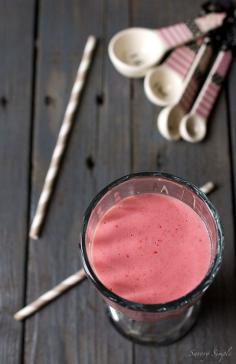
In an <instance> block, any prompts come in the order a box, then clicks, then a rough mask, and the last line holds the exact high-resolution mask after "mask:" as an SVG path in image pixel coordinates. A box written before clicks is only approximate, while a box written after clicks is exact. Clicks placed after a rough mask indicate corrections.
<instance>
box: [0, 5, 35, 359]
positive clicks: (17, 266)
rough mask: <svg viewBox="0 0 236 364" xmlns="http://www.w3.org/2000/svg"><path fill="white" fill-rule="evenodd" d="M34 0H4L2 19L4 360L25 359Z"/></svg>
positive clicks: (0, 287)
mask: <svg viewBox="0 0 236 364" xmlns="http://www.w3.org/2000/svg"><path fill="white" fill-rule="evenodd" d="M33 24H34V1H31V2H30V1H21V2H20V1H12V2H7V1H2V2H1V22H0V48H1V66H0V79H1V82H0V166H1V167H0V168H1V177H0V201H1V203H0V250H1V254H0V275H1V280H0V363H9V364H11V363H12V364H16V363H20V362H21V357H22V340H23V325H22V324H19V323H17V322H16V321H15V320H14V319H13V313H14V312H15V311H16V310H17V309H18V308H20V307H21V306H22V305H23V304H24V287H25V264H26V245H27V238H26V237H27V229H28V222H27V217H28V176H29V153H30V129H31V119H30V116H31V82H32V65H33V58H32V56H33V36H34V33H33Z"/></svg>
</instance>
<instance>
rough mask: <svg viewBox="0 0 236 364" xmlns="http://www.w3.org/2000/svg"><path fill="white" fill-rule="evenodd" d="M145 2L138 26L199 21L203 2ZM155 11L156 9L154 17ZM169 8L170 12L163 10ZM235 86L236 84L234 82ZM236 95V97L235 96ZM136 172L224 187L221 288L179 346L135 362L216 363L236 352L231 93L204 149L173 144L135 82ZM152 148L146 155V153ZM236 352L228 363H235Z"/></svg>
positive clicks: (219, 201) (218, 201) (138, 8)
mask: <svg viewBox="0 0 236 364" xmlns="http://www.w3.org/2000/svg"><path fill="white" fill-rule="evenodd" d="M181 4H182V6H181V7H180V6H179V2H178V4H177V3H173V2H172V1H166V0H165V1H163V2H162V1H159V2H155V1H150V2H149V5H150V6H147V4H146V3H145V5H144V3H143V2H142V1H134V2H133V12H132V13H133V18H132V21H133V24H135V25H140V26H147V25H148V24H150V26H151V27H154V26H155V24H158V26H159V25H160V26H161V25H164V24H168V23H169V24H171V23H174V22H177V21H180V20H181V19H186V18H188V17H192V16H194V14H196V13H197V10H198V8H199V5H200V2H199V1H196V2H194V3H191V7H190V6H189V2H188V1H184V0H183V1H181ZM149 8H152V13H151V12H150V10H149ZM164 8H165V12H162V11H161V9H164ZM234 84H235V81H234ZM232 94H233V93H232ZM132 110H133V113H132V119H133V123H132V125H133V127H132V130H133V141H134V142H133V143H134V152H133V155H134V170H135V171H138V170H163V171H166V172H170V173H174V174H176V175H179V176H182V177H185V178H187V179H189V180H191V181H193V182H194V183H195V184H197V185H201V184H202V183H204V181H205V180H212V181H214V183H216V185H217V186H218V190H217V191H215V192H214V193H213V194H212V196H211V200H212V201H213V203H214V204H215V205H216V207H217V209H218V210H219V213H220V216H221V218H222V223H223V227H224V232H225V252H224V261H223V265H222V269H221V271H220V273H219V275H218V276H217V278H216V281H215V283H214V284H213V286H212V287H211V288H210V289H209V291H208V292H207V293H206V295H205V297H204V300H203V307H202V312H201V315H200V318H199V320H198V323H197V325H196V326H195V328H194V329H193V330H192V331H191V332H190V333H189V334H188V335H187V336H186V337H185V338H184V339H182V340H180V341H179V342H177V343H176V344H174V345H171V346H167V347H161V348H152V349H150V348H142V347H140V346H137V347H136V350H135V363H137V364H141V363H153V364H154V363H156V360H157V358H158V360H159V361H160V362H161V363H175V362H178V363H179V362H180V363H181V362H185V363H196V362H198V359H196V357H195V356H194V353H196V352H207V351H210V353H212V356H210V357H208V359H207V360H208V361H207V363H215V362H216V360H217V359H216V357H215V356H214V348H215V349H216V350H218V351H224V350H228V349H229V348H230V347H231V346H232V347H233V343H234V338H235V334H236V330H235V326H234V325H233V321H234V320H235V315H236V314H235V309H234V305H235V290H234V288H233V287H234V286H235V276H234V272H235V265H234V230H233V223H234V221H233V200H232V194H231V165H230V158H229V154H228V150H229V142H228V132H229V131H228V125H227V109H226V98H225V94H223V95H221V97H220V100H219V102H218V103H217V105H216V107H215V110H214V112H213V114H212V116H211V119H210V122H209V132H208V135H207V139H206V140H205V141H204V142H203V143H200V144H196V145H191V144H188V143H186V142H182V141H180V142H173V143H171V142H168V141H166V140H164V139H163V138H162V137H161V136H160V135H159V134H158V132H157V130H156V118H157V114H158V111H159V109H157V108H156V107H153V106H152V105H151V104H149V102H148V101H147V100H146V99H145V98H144V97H143V90H142V85H141V84H140V83H138V82H134V99H133V103H132ZM145 146H146V152H145V153H143V150H144V148H145ZM235 355H236V353H235V349H234V348H233V351H232V355H231V356H230V357H228V358H227V359H225V362H227V363H233V362H235Z"/></svg>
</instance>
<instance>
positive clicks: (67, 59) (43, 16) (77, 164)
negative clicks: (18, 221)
mask: <svg viewBox="0 0 236 364" xmlns="http://www.w3.org/2000/svg"><path fill="white" fill-rule="evenodd" d="M118 10H119V16H118V17H117V12H118ZM127 14H128V11H127V5H126V4H123V6H120V4H119V1H112V4H111V3H110V2H109V3H107V4H106V3H104V2H103V1H97V2H96V5H95V3H94V1H92V0H89V1H86V6H85V5H84V2H83V1H78V0H76V1H69V2H68V1H65V0H60V1H58V0H57V1H50V2H48V1H42V2H41V9H40V26H39V59H38V74H37V99H36V105H37V109H36V120H35V132H34V146H35V147H34V173H33V205H32V210H34V208H35V204H36V202H37V198H38V194H39V193H40V190H41V186H42V183H43V179H44V176H45V173H46V170H47V167H48V163H49V160H50V155H51V152H52V149H53V147H54V144H55V140H56V137H57V133H58V130H59V127H60V123H61V120H62V115H63V111H64V109H65V106H66V103H67V100H68V97H69V93H70V88H71V85H72V82H73V79H74V76H75V72H76V68H77V66H78V62H79V60H80V56H81V52H82V49H83V46H84V42H85V40H86V38H87V35H88V34H95V35H96V36H97V37H99V38H100V44H99V46H98V49H97V53H96V55H95V62H94V64H93V65H92V68H91V72H90V75H89V78H88V84H87V87H86V90H85V93H84V95H83V99H82V100H81V107H80V109H79V112H78V115H77V118H76V120H75V127H74V130H73V132H72V137H71V140H70V145H69V148H68V150H67V153H66V156H65V160H64V163H63V165H62V170H61V174H60V177H59V180H58V184H57V186H56V190H55V194H54V199H53V200H52V203H51V208H50V210H49V213H48V217H47V221H46V224H45V227H44V233H43V235H42V238H41V239H40V240H39V241H38V242H37V243H36V242H34V241H32V242H31V244H30V254H29V270H28V296H27V301H28V302H30V301H31V300H32V299H34V298H36V297H37V296H39V295H40V294H41V293H42V292H44V291H46V290H47V289H48V288H50V287H52V286H54V285H55V284H56V283H57V282H59V281H60V280H61V279H63V278H65V277H67V276H68V275H70V274H72V273H73V272H74V271H76V270H78V268H79V267H80V256H79V250H78V242H79V234H80V226H81V221H82V216H83V212H84V210H85V208H86V207H87V205H88V203H89V201H90V200H91V198H92V197H93V195H94V194H95V193H96V192H98V189H100V188H101V187H103V186H104V185H105V184H106V183H108V181H110V180H111V179H114V178H115V177H117V176H120V175H121V174H124V173H126V172H128V171H129V167H130V166H129V158H128V159H126V156H127V155H128V156H129V152H130V151H129V138H127V133H128V132H129V114H128V113H127V111H128V110H129V98H128V93H129V84H128V83H127V82H125V85H126V86H125V87H123V82H124V80H123V78H121V77H120V76H119V75H117V73H116V72H115V71H114V69H113V67H112V66H111V64H110V62H109V61H108V58H107V53H106V45H107V39H109V38H110V36H111V34H112V33H113V32H115V31H117V30H118V29H119V27H126V26H127V22H128V18H127ZM88 15H89V21H88ZM116 19H117V20H116ZM116 21H117V24H116ZM52 22H53V23H54V27H53V29H51V28H50V25H51V23H52ZM49 29H50V37H49ZM114 84H115V85H116V87H114V86H113V85H114ZM46 97H47V98H48V100H50V102H49V103H48V102H47V105H45V98H46ZM120 111H122V114H121V113H120ZM121 115H123V116H122V117H121ZM123 140H124V141H123ZM119 141H120V142H119ZM104 309H105V306H104V303H103V302H102V301H101V298H99V297H98V295H97V292H95V290H94V288H93V287H91V285H90V284H89V282H84V283H83V284H81V285H79V286H78V287H77V288H75V289H73V290H71V291H70V292H68V293H67V294H66V295H64V296H63V297H61V298H60V299H59V300H57V301H55V302H54V303H53V304H52V305H50V306H48V307H46V308H45V309H44V310H42V311H41V312H40V313H39V314H36V315H35V316H34V317H32V318H31V319H30V320H28V321H27V324H26V343H25V344H26V345H25V363H29V364H31V363H40V364H43V363H47V364H49V363H53V364H54V363H67V364H70V363H71V364H72V363H73V364H74V363H83V364H84V363H88V364H93V363H96V364H106V363H110V362H111V360H112V362H113V363H114V364H118V363H119V364H123V363H131V362H132V344H131V343H130V342H128V341H126V340H125V339H123V338H122V337H121V336H120V335H119V334H118V333H117V332H116V331H115V330H114V329H113V328H112V327H111V325H110V323H109V322H108V320H107V317H106V315H105V312H104ZM45 333H46V335H45ZM49 338H50V340H49Z"/></svg>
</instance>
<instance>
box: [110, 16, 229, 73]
mask: <svg viewBox="0 0 236 364" xmlns="http://www.w3.org/2000/svg"><path fill="white" fill-rule="evenodd" d="M225 16H226V14H225V13H210V14H207V15H204V16H201V17H199V18H196V19H194V20H193V21H190V22H187V23H178V24H175V25H173V26H168V27H165V28H159V29H156V30H151V29H147V28H128V29H125V30H122V31H121V32H119V33H117V34H116V35H115V36H114V37H113V38H112V39H111V41H110V42H109V46H108V53H109V57H110V59H111V62H112V63H113V65H114V67H115V68H116V69H117V71H118V72H120V73H121V74H122V75H124V76H127V77H134V78H137V77H143V76H144V75H145V74H146V72H147V70H148V69H149V68H151V67H153V66H154V65H155V64H157V63H158V62H160V61H161V59H162V58H163V56H164V55H165V53H166V52H167V51H169V50H171V49H173V48H175V47H177V46H179V45H182V44H185V43H187V42H190V41H192V40H194V39H196V38H198V37H200V36H201V35H202V34H205V33H207V32H208V31H210V30H212V29H215V28H217V27H219V26H221V25H222V22H223V20H224V18H225Z"/></svg>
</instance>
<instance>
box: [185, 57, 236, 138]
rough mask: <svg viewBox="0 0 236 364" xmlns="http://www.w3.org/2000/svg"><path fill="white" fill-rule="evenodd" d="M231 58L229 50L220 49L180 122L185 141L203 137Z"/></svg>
mask: <svg viewBox="0 0 236 364" xmlns="http://www.w3.org/2000/svg"><path fill="white" fill-rule="evenodd" d="M232 58H233V55H232V51H231V50H221V51H220V52H219V53H218V55H217V57H216V59H215V62H214V64H213V66H212V68H211V71H210V72H209V75H208V77H207V79H206V81H205V83H204V84H203V87H202V89H201V91H200V93H199V95H198V97H197V99H196V101H195V102H194V104H193V107H192V109H191V111H190V113H189V114H187V115H185V116H184V117H183V119H182V120H181V122H180V134H181V137H182V138H183V139H185V140H186V141H188V142H191V143H196V142H200V141H201V140H203V139H204V138H205V136H206V131H207V127H206V124H207V120H208V117H209V115H210V112H211V110H212V107H213V105H214V103H215V101H216V98H217V96H218V94H219V92H220V89H221V86H222V82H223V80H224V78H225V75H226V74H227V71H228V69H229V66H230V64H231V61H232Z"/></svg>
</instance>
